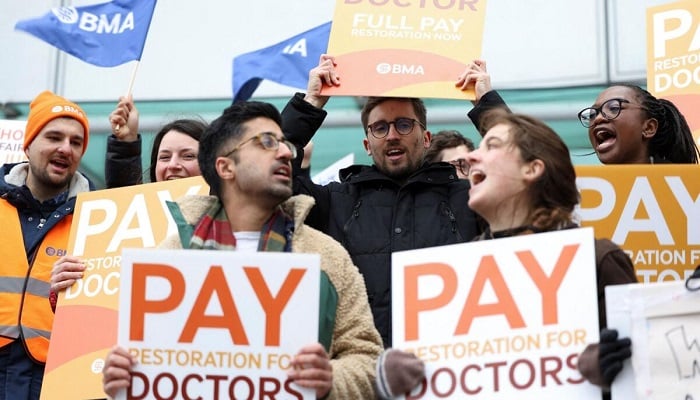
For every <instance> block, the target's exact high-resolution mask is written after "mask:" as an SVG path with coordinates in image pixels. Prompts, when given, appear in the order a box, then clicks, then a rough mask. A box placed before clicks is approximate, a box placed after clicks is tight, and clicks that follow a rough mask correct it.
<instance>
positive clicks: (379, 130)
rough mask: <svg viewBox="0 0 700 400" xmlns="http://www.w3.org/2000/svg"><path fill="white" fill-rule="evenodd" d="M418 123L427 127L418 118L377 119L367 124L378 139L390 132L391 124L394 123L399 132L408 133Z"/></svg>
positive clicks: (401, 133) (368, 128)
mask: <svg viewBox="0 0 700 400" xmlns="http://www.w3.org/2000/svg"><path fill="white" fill-rule="evenodd" d="M416 123H417V124H418V125H419V126H420V127H421V128H423V129H425V126H424V125H423V124H422V123H421V122H420V121H418V120H417V119H413V118H396V119H395V120H393V121H377V122H375V123H373V124H369V125H367V130H368V131H369V133H371V134H372V136H374V137H376V138H377V139H381V138H383V137H385V136H386V135H388V134H389V129H391V125H394V129H396V132H398V133H399V135H408V134H409V133H411V132H412V131H413V127H414V126H415V125H416Z"/></svg>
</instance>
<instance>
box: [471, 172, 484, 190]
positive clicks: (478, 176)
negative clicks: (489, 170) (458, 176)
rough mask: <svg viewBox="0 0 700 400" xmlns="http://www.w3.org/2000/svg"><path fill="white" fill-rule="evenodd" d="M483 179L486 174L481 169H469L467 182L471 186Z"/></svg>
mask: <svg viewBox="0 0 700 400" xmlns="http://www.w3.org/2000/svg"><path fill="white" fill-rule="evenodd" d="M485 179H486V174H484V172H483V171H481V170H479V169H471V170H469V183H470V184H471V185H472V187H475V186H477V185H479V184H480V183H481V182H483V181H484V180H485Z"/></svg>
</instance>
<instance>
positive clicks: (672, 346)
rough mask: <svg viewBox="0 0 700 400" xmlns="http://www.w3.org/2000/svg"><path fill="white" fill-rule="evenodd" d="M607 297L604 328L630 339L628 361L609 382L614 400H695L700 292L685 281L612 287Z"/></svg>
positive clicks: (699, 380)
mask: <svg viewBox="0 0 700 400" xmlns="http://www.w3.org/2000/svg"><path fill="white" fill-rule="evenodd" d="M605 293H606V296H605V300H606V305H607V316H608V325H609V326H610V327H611V328H614V329H617V330H618V333H619V334H620V337H629V338H631V339H632V358H631V359H630V360H627V361H625V363H624V364H623V369H622V371H621V372H620V374H619V375H618V376H617V377H616V378H615V380H614V381H613V385H612V395H613V398H614V399H620V400H637V399H640V400H641V399H644V400H647V399H649V400H657V399H659V400H661V399H693V398H698V397H699V396H700V377H698V376H697V366H698V359H699V358H700V353H698V346H697V341H698V337H700V318H699V317H700V292H691V291H688V290H687V289H686V288H685V283H684V282H661V283H654V284H646V285H645V284H630V285H619V286H611V287H607V288H606V292H605Z"/></svg>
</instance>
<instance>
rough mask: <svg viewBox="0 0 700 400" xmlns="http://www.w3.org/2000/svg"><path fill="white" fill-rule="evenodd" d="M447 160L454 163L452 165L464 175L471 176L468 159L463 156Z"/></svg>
mask: <svg viewBox="0 0 700 400" xmlns="http://www.w3.org/2000/svg"><path fill="white" fill-rule="evenodd" d="M447 162H448V163H450V164H452V166H454V167H455V169H456V170H457V171H459V172H461V173H462V175H464V176H469V163H468V162H467V160H465V159H463V158H458V159H456V160H450V161H447Z"/></svg>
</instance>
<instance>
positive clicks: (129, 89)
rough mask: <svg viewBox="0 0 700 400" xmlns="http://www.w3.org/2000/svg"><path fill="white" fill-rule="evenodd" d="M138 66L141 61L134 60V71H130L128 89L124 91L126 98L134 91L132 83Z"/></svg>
mask: <svg viewBox="0 0 700 400" xmlns="http://www.w3.org/2000/svg"><path fill="white" fill-rule="evenodd" d="M139 64H141V60H136V64H134V70H133V71H131V79H130V80H129V88H128V89H127V90H126V97H129V96H130V95H131V91H132V90H133V89H134V81H135V80H136V71H137V70H138V69H139Z"/></svg>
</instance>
